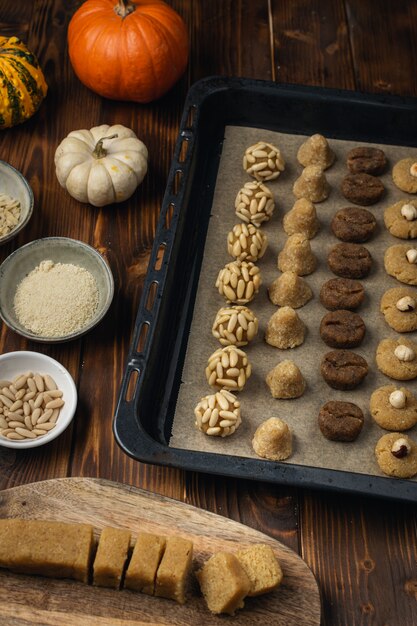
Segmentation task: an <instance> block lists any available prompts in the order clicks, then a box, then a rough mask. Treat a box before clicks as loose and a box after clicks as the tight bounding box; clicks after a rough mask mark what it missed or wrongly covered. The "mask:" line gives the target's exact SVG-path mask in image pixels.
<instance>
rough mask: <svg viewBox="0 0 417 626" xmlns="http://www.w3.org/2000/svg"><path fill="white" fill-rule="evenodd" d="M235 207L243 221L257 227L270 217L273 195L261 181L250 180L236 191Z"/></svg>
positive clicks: (273, 207)
mask: <svg viewBox="0 0 417 626" xmlns="http://www.w3.org/2000/svg"><path fill="white" fill-rule="evenodd" d="M235 209H236V215H237V216H238V217H240V219H241V220H242V221H243V222H246V223H247V224H249V222H250V223H251V224H253V225H254V226H256V227H259V226H260V225H261V224H262V222H267V221H268V220H269V219H270V218H271V217H272V214H273V212H274V209H275V201H274V196H273V195H272V192H271V190H270V189H269V188H268V187H267V186H266V185H264V184H263V183H261V182H256V181H250V182H249V183H245V184H244V185H243V187H242V188H241V189H240V190H239V191H238V194H237V196H236V200H235Z"/></svg>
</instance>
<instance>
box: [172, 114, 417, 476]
mask: <svg viewBox="0 0 417 626" xmlns="http://www.w3.org/2000/svg"><path fill="white" fill-rule="evenodd" d="M305 139H306V137H305V136H301V135H296V136H295V135H287V134H283V133H277V132H271V131H266V130H263V129H254V128H241V127H232V126H230V127H227V128H226V131H225V140H224V145H223V151H222V156H221V162H220V167H219V172H218V177H217V181H216V188H215V193H214V199H213V206H212V217H211V220H210V225H209V230H208V234H207V240H206V245H205V251H204V260H203V265H202V269H201V274H200V281H199V286H198V293H197V298H196V303H195V309H194V317H193V321H192V326H191V332H190V338H189V342H188V349H187V354H186V359H185V364H184V368H183V374H182V381H183V382H182V384H181V387H180V392H179V396H178V402H177V407H176V413H175V417H174V422H173V429H172V437H171V440H170V446H173V447H177V448H185V449H189V450H199V451H202V452H216V453H220V454H225V455H239V456H243V457H252V458H257V459H259V457H257V455H256V454H255V453H254V452H253V450H252V446H251V440H252V437H253V434H254V432H255V430H256V428H257V427H258V426H259V424H260V423H261V422H263V421H264V420H266V419H268V418H269V417H272V416H275V417H280V418H282V419H284V420H285V421H286V422H287V423H288V425H289V426H290V428H291V429H292V432H293V435H294V440H293V454H292V456H291V457H290V458H289V459H288V460H287V462H288V463H294V464H300V465H305V466H314V467H322V468H331V469H337V470H344V471H349V472H358V473H362V474H370V475H383V474H382V472H381V470H380V469H379V467H378V465H377V463H376V460H375V457H374V448H375V444H376V442H377V441H378V439H379V438H380V437H381V436H382V435H384V434H385V433H386V432H387V431H385V430H383V429H381V428H380V427H379V426H378V425H377V424H376V423H375V422H374V421H373V419H372V417H371V416H370V413H369V398H370V395H371V393H372V391H373V390H374V389H376V388H377V387H380V386H381V385H386V384H389V383H394V384H396V383H395V381H392V380H391V379H389V378H388V377H386V376H385V375H384V374H382V373H381V372H379V370H378V369H377V367H376V364H375V350H376V347H377V345H378V343H379V341H380V340H381V339H383V338H386V337H398V336H399V335H398V334H397V333H395V331H393V330H392V329H391V328H390V327H389V326H388V325H387V324H386V322H385V320H384V317H383V315H382V314H381V313H380V312H379V303H380V299H381V296H382V294H383V293H384V292H385V291H386V290H387V289H389V288H391V287H396V286H397V287H399V286H401V283H399V282H398V281H397V280H396V279H394V278H392V277H390V276H388V275H387V274H386V272H385V270H384V265H383V255H384V251H385V249H386V248H387V247H388V246H389V245H393V244H395V243H404V241H403V240H400V239H396V238H395V237H393V236H391V235H390V234H389V232H388V231H387V230H386V228H385V226H384V222H383V212H384V209H385V208H386V207H388V206H390V205H391V204H393V203H394V202H397V201H399V200H401V199H402V198H404V199H406V198H407V194H405V193H403V192H401V191H400V190H399V189H397V188H396V187H395V185H394V184H393V183H392V179H391V174H390V171H391V170H392V166H393V165H394V163H395V162H396V161H397V160H399V159H401V158H405V157H408V156H410V155H413V154H415V149H410V148H407V147H403V146H402V147H395V146H386V145H381V146H377V144H372V145H374V146H376V147H380V148H382V149H383V150H384V151H385V153H386V155H387V157H388V159H389V170H388V172H387V173H386V174H384V175H383V176H382V177H381V180H382V181H383V183H384V185H385V187H386V194H385V196H384V197H383V199H382V200H381V201H380V202H379V203H377V204H375V205H373V206H371V207H367V208H368V209H369V210H370V211H371V212H372V213H373V214H374V215H375V217H376V218H377V222H378V226H377V230H376V232H375V234H374V236H373V238H372V239H371V240H370V241H368V242H367V243H365V244H364V245H365V246H366V247H367V248H368V250H369V251H370V252H371V254H372V257H373V269H372V271H371V273H370V275H369V276H368V277H366V278H364V279H362V280H361V282H362V284H363V285H364V287H365V292H366V297H365V302H364V303H363V304H362V306H361V307H360V309H358V311H357V312H358V313H359V314H360V315H361V316H362V318H363V320H364V321H365V324H366V336H365V340H364V342H363V343H362V345H361V346H360V347H358V348H355V349H354V351H355V352H357V353H358V354H361V355H362V356H364V357H365V358H366V360H367V362H368V365H369V374H368V376H367V378H366V380H365V382H364V383H363V384H362V385H361V386H360V387H358V388H357V389H356V390H353V391H337V390H334V389H331V388H330V387H329V386H328V385H327V383H326V382H325V381H324V380H323V379H322V377H321V374H320V361H321V358H322V357H323V355H324V354H325V353H326V352H328V351H329V350H331V349H332V348H329V347H328V346H327V345H326V344H325V343H324V342H323V341H322V339H321V337H320V334H319V325H320V320H321V318H322V317H323V315H325V313H327V311H326V309H325V308H324V307H323V306H322V305H321V303H320V300H319V292H320V288H321V285H322V284H323V283H324V282H325V281H326V280H328V279H330V278H334V275H333V274H332V272H331V271H330V270H329V269H328V267H327V263H326V259H327V253H328V251H329V249H330V248H331V247H332V246H333V245H334V244H335V243H338V242H339V240H338V239H337V238H336V237H335V236H334V235H333V233H332V232H331V230H330V226H329V225H330V221H331V219H332V217H333V215H334V214H335V212H336V211H337V210H338V209H340V208H342V207H345V206H349V205H350V206H353V205H352V204H351V203H349V201H347V200H346V199H345V198H344V197H343V196H342V195H341V193H340V191H339V186H340V182H341V180H342V178H343V177H344V176H345V175H346V174H347V173H348V171H347V168H346V155H347V152H348V150H350V149H351V148H353V147H357V146H358V145H366V144H365V143H360V142H349V141H339V140H331V139H330V140H329V143H330V145H331V147H332V149H333V150H334V152H335V153H336V162H335V163H334V165H333V166H332V167H331V168H330V169H328V170H327V171H326V177H327V180H328V182H329V183H330V185H331V193H330V196H329V198H328V199H327V200H326V201H325V202H322V203H318V204H316V209H317V214H318V218H319V220H320V224H321V228H320V231H319V233H318V234H317V235H316V237H315V238H314V239H312V240H311V246H312V250H313V252H314V253H315V254H316V256H317V258H318V260H319V263H318V268H317V269H316V271H315V272H314V273H313V274H310V276H306V277H304V278H305V279H306V280H307V282H308V284H309V285H310V287H311V288H312V290H313V292H314V298H313V299H312V300H311V301H310V302H309V303H307V304H306V305H305V306H304V307H302V308H300V309H297V312H298V314H299V316H300V318H301V319H302V320H303V321H304V322H305V324H306V326H307V333H306V339H305V342H304V343H303V345H301V346H299V347H297V348H294V349H289V350H279V349H277V348H274V347H272V346H270V345H268V344H267V343H266V342H265V341H264V335H265V328H266V325H267V322H268V320H269V318H270V317H271V315H272V314H273V313H274V312H275V311H276V306H274V305H273V304H272V303H271V302H270V300H269V298H268V294H267V286H268V285H270V284H271V283H272V282H273V281H274V280H275V279H276V278H277V277H278V276H279V275H280V272H279V270H278V269H277V255H278V252H279V251H280V250H281V249H282V247H283V245H284V242H285V240H286V238H287V235H286V233H285V232H284V230H283V228H282V218H283V215H284V213H285V212H287V211H289V210H290V209H291V208H292V206H293V205H294V202H295V200H296V198H295V197H294V195H293V193H292V185H293V183H294V181H295V179H296V178H297V177H298V176H299V175H300V173H301V171H302V169H303V168H302V166H301V165H300V164H299V163H298V161H297V159H296V154H297V150H298V148H299V146H300V145H301V143H303V141H305ZM261 140H262V141H268V142H271V143H273V144H274V145H276V146H278V147H279V148H280V149H281V151H282V153H283V155H284V158H285V160H286V169H285V172H284V173H282V174H281V175H280V177H279V178H278V179H277V180H276V181H273V182H269V183H267V185H268V186H269V187H270V189H271V190H272V191H273V193H274V196H275V201H276V209H275V213H274V215H273V217H272V218H271V220H270V221H269V222H264V224H263V225H262V226H261V228H262V230H263V231H264V232H265V233H266V234H267V236H268V249H267V251H266V253H265V255H264V257H263V258H262V259H261V260H260V261H258V265H259V267H260V269H261V276H262V280H263V285H262V287H261V290H260V292H259V293H258V295H257V296H256V297H255V299H254V300H252V302H251V303H249V304H248V305H247V306H249V307H250V308H251V309H252V310H253V311H254V312H255V314H256V315H257V316H258V318H259V333H258V336H257V338H256V339H255V340H254V341H253V342H252V343H250V344H249V345H248V346H245V347H243V348H242V349H243V350H245V351H246V352H247V354H248V357H249V360H250V362H251V364H252V369H253V373H252V376H251V378H250V379H249V381H248V382H247V384H246V386H245V388H244V390H243V391H241V392H240V393H239V399H240V401H241V410H242V425H241V426H240V427H239V429H238V430H237V431H236V433H235V434H233V435H232V436H230V437H225V438H219V437H208V436H207V435H205V434H203V433H201V432H200V431H198V430H197V428H196V427H195V425H194V421H195V420H194V407H195V406H196V404H197V403H198V401H199V400H200V398H201V397H202V396H205V395H207V394H209V393H213V389H212V388H211V387H209V385H208V383H207V381H206V377H205V372H204V370H205V367H206V364H207V359H208V357H209V356H210V354H211V353H212V352H214V351H215V350H216V349H217V348H219V347H220V344H219V343H218V342H217V340H216V339H215V338H214V337H213V336H212V334H211V327H212V324H213V321H214V318H215V316H216V313H217V311H218V309H219V308H220V307H222V306H225V300H224V299H223V298H222V297H221V296H220V295H219V293H218V292H217V289H216V288H215V286H214V284H215V281H216V277H217V274H218V272H219V270H220V269H221V268H222V267H223V266H224V265H225V263H229V262H230V261H231V260H232V259H231V257H229V255H228V253H227V248H226V237H227V233H228V232H229V231H230V230H231V229H232V228H233V226H234V224H236V223H238V222H239V221H240V220H239V218H238V217H237V216H236V215H235V211H234V201H235V197H236V194H237V192H238V191H239V189H240V188H241V187H242V186H243V185H244V183H246V182H248V181H249V180H253V179H251V178H250V177H249V176H248V175H247V174H246V173H245V172H244V170H243V168H242V156H243V153H244V151H245V149H246V148H247V147H248V146H250V145H252V144H254V143H256V142H257V141H261ZM408 197H409V198H410V196H408ZM413 335H415V333H411V334H408V335H407V336H413ZM285 359H291V360H293V361H294V362H295V363H296V364H297V365H298V366H299V368H300V370H301V372H302V374H303V376H304V378H305V379H306V382H307V389H306V391H305V392H304V394H303V396H301V398H297V399H294V400H277V399H274V398H272V396H271V394H270V391H269V388H268V386H267V385H266V383H265V376H266V374H267V373H268V371H269V370H271V369H272V368H273V367H275V365H277V363H279V362H280V361H283V360H285ZM397 384H398V386H408V387H409V388H410V389H411V391H414V392H415V391H416V384H415V382H414V381H412V382H405V383H404V382H399V381H398V383H397ZM329 400H345V401H350V402H354V403H356V404H357V405H358V406H360V407H361V409H362V410H363V412H364V415H365V425H364V427H363V430H362V432H361V434H360V435H359V437H358V439H357V440H356V441H355V442H352V443H342V442H332V441H328V440H327V439H325V438H324V437H323V435H322V434H321V432H320V430H319V428H318V424H317V416H318V413H319V410H320V407H321V406H322V405H323V404H324V403H325V402H327V401H329ZM416 430H417V427H414V428H413V429H412V430H411V431H408V432H409V434H410V435H411V436H412V437H413V435H416ZM265 462H266V463H267V462H269V461H265Z"/></svg>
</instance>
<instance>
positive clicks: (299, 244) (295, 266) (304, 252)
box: [278, 233, 317, 276]
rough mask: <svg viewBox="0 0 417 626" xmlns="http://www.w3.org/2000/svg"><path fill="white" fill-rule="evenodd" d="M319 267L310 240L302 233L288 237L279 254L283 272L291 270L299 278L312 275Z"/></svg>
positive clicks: (279, 262)
mask: <svg viewBox="0 0 417 626" xmlns="http://www.w3.org/2000/svg"><path fill="white" fill-rule="evenodd" d="M316 267H317V259H316V257H315V256H314V254H313V252H312V250H311V245H310V242H309V240H308V238H307V237H306V236H305V235H302V234H300V233H295V234H294V235H291V236H290V237H288V239H287V241H286V242H285V245H284V247H283V249H282V250H281V252H280V253H279V254H278V269H279V270H281V272H286V271H288V270H291V271H293V272H295V273H296V274H298V276H306V275H307V274H311V273H312V272H314V270H315V269H316Z"/></svg>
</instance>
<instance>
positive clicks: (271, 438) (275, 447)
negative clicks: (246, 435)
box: [252, 417, 292, 461]
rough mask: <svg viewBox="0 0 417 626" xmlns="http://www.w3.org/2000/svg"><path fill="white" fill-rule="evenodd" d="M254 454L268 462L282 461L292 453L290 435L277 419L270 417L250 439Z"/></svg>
mask: <svg viewBox="0 0 417 626" xmlns="http://www.w3.org/2000/svg"><path fill="white" fill-rule="evenodd" d="M252 447H253V449H254V451H255V452H256V454H257V455H258V456H260V457H262V458H264V459H269V460H270V461H283V460H284V459H287V458H288V457H289V456H291V453H292V434H291V431H290V429H289V427H288V424H287V423H286V422H284V420H282V419H280V418H279V417H270V418H269V419H267V420H266V421H265V422H262V424H261V425H260V426H258V428H257V429H256V432H255V434H254V436H253V439H252Z"/></svg>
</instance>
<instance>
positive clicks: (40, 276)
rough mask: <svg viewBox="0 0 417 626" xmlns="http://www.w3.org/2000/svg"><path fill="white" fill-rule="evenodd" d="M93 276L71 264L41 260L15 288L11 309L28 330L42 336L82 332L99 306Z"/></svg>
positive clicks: (58, 335) (60, 335)
mask: <svg viewBox="0 0 417 626" xmlns="http://www.w3.org/2000/svg"><path fill="white" fill-rule="evenodd" d="M98 295H99V294H98V288H97V283H96V281H95V279H94V277H93V276H92V274H91V273H90V272H89V271H88V270H86V269H85V268H83V267H79V266H78V265H73V264H71V263H54V262H53V261H50V260H45V261H42V262H41V263H40V264H39V265H38V266H37V267H35V269H34V270H32V271H31V272H30V273H29V274H28V275H27V276H26V277H25V278H24V279H23V280H22V281H21V282H20V283H19V285H18V287H17V290H16V294H15V298H14V309H15V313H16V316H17V319H18V320H19V322H20V323H21V324H22V326H24V327H25V328H26V329H27V330H29V331H31V332H32V333H34V334H35V335H39V336H42V337H64V336H66V335H70V334H71V333H74V332H76V331H78V330H81V329H82V328H83V327H84V326H85V325H86V324H88V322H89V321H90V320H91V319H92V317H93V315H94V313H95V311H96V309H97V306H98V299H99V298H98Z"/></svg>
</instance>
